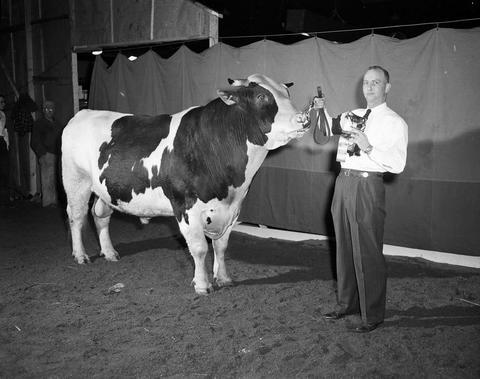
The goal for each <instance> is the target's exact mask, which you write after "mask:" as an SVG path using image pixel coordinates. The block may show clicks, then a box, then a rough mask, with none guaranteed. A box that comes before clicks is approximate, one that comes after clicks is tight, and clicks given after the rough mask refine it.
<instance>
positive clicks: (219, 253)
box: [212, 224, 233, 287]
mask: <svg viewBox="0 0 480 379" xmlns="http://www.w3.org/2000/svg"><path fill="white" fill-rule="evenodd" d="M232 228H233V224H232V225H230V226H229V227H228V229H227V230H226V231H225V233H224V234H223V236H222V237H220V238H219V239H216V240H212V245H213V251H214V252H215V254H214V260H213V281H214V284H215V285H216V286H218V287H227V286H232V285H233V281H232V279H231V278H230V277H229V276H228V274H227V267H226V266H225V251H226V250H227V245H228V239H229V238H230V233H231V232H232Z"/></svg>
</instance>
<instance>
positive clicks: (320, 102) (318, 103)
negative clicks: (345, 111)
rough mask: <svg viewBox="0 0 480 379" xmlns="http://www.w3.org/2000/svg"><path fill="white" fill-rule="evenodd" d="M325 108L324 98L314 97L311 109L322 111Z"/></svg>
mask: <svg viewBox="0 0 480 379" xmlns="http://www.w3.org/2000/svg"><path fill="white" fill-rule="evenodd" d="M324 107H325V98H324V97H318V96H315V97H314V98H313V108H314V109H323V108H324Z"/></svg>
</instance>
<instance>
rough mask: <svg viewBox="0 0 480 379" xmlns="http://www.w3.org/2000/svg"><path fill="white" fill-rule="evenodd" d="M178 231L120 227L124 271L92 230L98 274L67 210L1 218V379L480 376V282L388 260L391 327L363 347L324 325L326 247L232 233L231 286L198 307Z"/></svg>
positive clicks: (89, 238)
mask: <svg viewBox="0 0 480 379" xmlns="http://www.w3.org/2000/svg"><path fill="white" fill-rule="evenodd" d="M173 221H174V220H173V219H169V218H159V219H156V220H154V221H153V222H152V223H150V224H149V225H145V226H141V225H140V223H139V221H138V220H137V219H135V218H131V217H126V216H121V215H117V216H115V218H114V220H113V221H112V230H111V232H112V233H111V234H112V239H113V241H114V244H115V246H116V248H117V249H118V251H119V252H120V255H121V260H120V261H119V262H118V263H112V262H106V261H105V260H104V259H102V258H99V257H98V256H97V255H98V247H97V243H96V239H95V236H94V233H93V230H92V228H90V227H89V228H88V230H86V231H85V236H86V237H85V242H86V246H87V248H88V252H89V254H90V255H91V256H94V257H93V263H92V264H90V265H78V264H76V263H74V260H73V258H72V257H71V255H70V253H71V250H70V242H69V237H68V233H67V230H66V223H65V220H64V218H63V212H62V210H61V209H58V208H48V209H42V208H41V207H39V206H38V205H37V204H32V203H29V202H18V203H16V204H15V206H12V207H6V208H1V209H0V258H1V260H0V283H1V291H0V377H1V378H67V377H68V378H160V377H170V378H353V377H355V378H403V377H405V378H479V377H480V306H478V303H480V270H478V269H471V268H462V267H458V266H450V265H441V264H434V263H429V262H427V261H423V260H416V259H412V258H401V257H388V258H387V260H388V267H389V280H388V294H387V300H388V303H387V318H386V320H385V323H384V325H383V326H382V327H381V328H379V329H377V330H375V331H373V332H371V333H369V334H363V335H358V334H354V333H351V332H349V331H348V330H347V328H346V326H347V325H348V324H350V323H354V322H355V321H357V318H356V316H350V317H349V318H347V319H344V320H340V321H337V322H332V321H326V320H324V319H322V317H321V313H323V312H325V311H328V310H330V309H332V308H333V307H334V305H335V282H334V280H333V274H332V267H333V264H332V258H331V257H332V246H329V244H328V242H326V241H304V242H291V241H281V240H274V239H260V238H257V237H252V236H249V235H246V234H242V233H237V232H234V233H233V234H232V237H231V242H230V246H229V252H228V259H227V264H228V267H229V271H230V274H231V275H232V277H233V278H234V279H235V280H236V286H234V287H231V288H225V289H221V290H218V291H216V292H214V293H213V294H211V295H209V296H206V297H204V296H202V297H200V296H197V295H196V294H195V292H194V290H193V287H191V286H190V282H191V280H192V277H193V264H192V260H191V258H190V256H189V254H188V252H187V250H186V248H185V246H184V243H183V240H182V239H181V238H180V237H179V233H178V229H177V227H176V225H175V224H174V222H173ZM97 258H98V259H97ZM210 262H211V259H210ZM120 283H121V284H122V285H123V287H121V285H119V284H120ZM115 285H117V287H120V288H117V290H115V288H112V286H115ZM475 304H477V305H475Z"/></svg>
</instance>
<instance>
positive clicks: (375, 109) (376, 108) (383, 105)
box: [367, 101, 387, 113]
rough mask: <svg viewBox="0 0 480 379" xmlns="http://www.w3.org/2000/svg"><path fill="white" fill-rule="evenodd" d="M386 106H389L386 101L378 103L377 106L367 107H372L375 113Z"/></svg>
mask: <svg viewBox="0 0 480 379" xmlns="http://www.w3.org/2000/svg"><path fill="white" fill-rule="evenodd" d="M386 108H387V103H386V102H385V101H384V102H383V103H382V104H379V105H377V106H376V107H373V108H367V109H371V110H372V113H375V112H378V111H381V110H384V109H386Z"/></svg>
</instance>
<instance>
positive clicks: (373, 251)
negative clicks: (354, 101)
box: [315, 66, 408, 333]
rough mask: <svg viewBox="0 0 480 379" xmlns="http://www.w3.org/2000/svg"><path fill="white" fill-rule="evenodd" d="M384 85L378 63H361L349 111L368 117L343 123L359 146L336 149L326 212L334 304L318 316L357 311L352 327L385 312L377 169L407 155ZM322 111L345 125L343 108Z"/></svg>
mask: <svg viewBox="0 0 480 379" xmlns="http://www.w3.org/2000/svg"><path fill="white" fill-rule="evenodd" d="M390 87H391V85H390V77H389V74H388V72H387V71H386V70H385V69H384V68H382V67H380V66H371V67H369V68H368V69H367V71H366V72H365V75H364V77H363V95H364V96H365V100H366V101H367V108H366V109H356V110H354V111H353V113H354V114H355V115H357V116H361V117H363V116H364V115H366V116H367V117H368V118H367V120H366V122H365V128H364V129H363V131H361V130H359V129H357V128H355V127H353V128H349V130H348V137H347V139H348V143H350V144H352V145H353V144H356V145H357V146H358V148H359V150H360V151H359V152H357V154H352V153H350V154H346V155H345V156H344V157H343V158H342V159H338V155H337V160H339V161H340V163H341V170H340V173H339V175H338V177H337V179H336V182H335V192H334V196H333V201H332V206H331V212H332V217H333V222H334V228H335V239H336V258H337V262H336V263H337V302H338V307H337V309H336V310H335V311H333V312H330V313H327V314H325V315H324V317H325V318H326V319H331V320H337V319H340V318H343V317H344V316H346V315H349V314H361V317H362V322H361V324H359V325H356V326H354V327H353V328H351V329H352V331H354V332H358V333H366V332H370V331H372V330H374V329H376V328H377V327H378V326H379V325H380V324H381V323H382V322H383V320H384V317H385V303H386V285H387V268H386V263H385V258H384V256H383V234H384V220H385V188H384V183H383V173H385V172H391V173H394V174H399V173H401V172H402V171H403V169H404V167H405V163H406V159H407V143H408V126H407V124H406V123H405V121H404V120H403V119H402V118H401V117H400V116H399V115H398V114H397V113H395V112H394V111H393V110H392V109H390V108H389V107H388V106H387V104H386V97H387V93H388V92H389V90H390ZM315 107H316V108H324V99H320V98H316V99H315ZM368 110H370V112H368V113H367V111H368ZM325 113H326V116H327V120H328V121H330V126H332V121H333V128H334V127H335V125H337V127H338V121H339V120H340V127H341V128H342V129H345V127H346V126H348V125H347V124H348V122H347V119H348V118H347V117H346V115H347V113H345V114H342V115H341V117H339V118H337V119H336V120H335V119H334V120H332V119H331V118H330V117H329V116H328V113H327V112H325ZM335 121H337V122H335ZM350 150H351V149H350Z"/></svg>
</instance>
